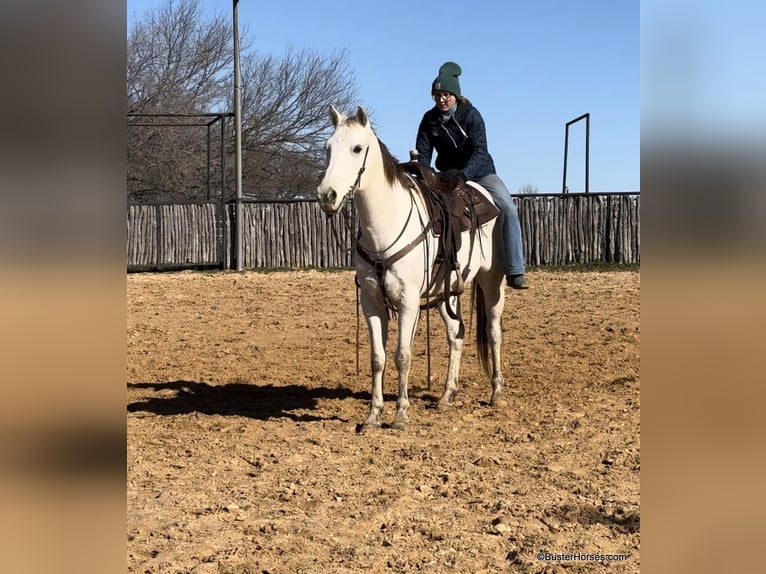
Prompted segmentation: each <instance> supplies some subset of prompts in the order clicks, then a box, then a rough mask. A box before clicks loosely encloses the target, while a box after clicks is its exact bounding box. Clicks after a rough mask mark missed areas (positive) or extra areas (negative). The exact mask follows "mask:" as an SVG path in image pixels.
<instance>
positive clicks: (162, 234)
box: [127, 193, 641, 271]
mask: <svg viewBox="0 0 766 574" xmlns="http://www.w3.org/2000/svg"><path fill="white" fill-rule="evenodd" d="M514 200H515V202H516V205H517V208H518V211H519V218H520V220H521V229H522V236H523V240H524V254H525V259H526V262H527V264H528V265H566V264H571V263H583V264H584V263H595V262H616V263H625V264H627V263H639V262H640V257H641V234H640V207H641V206H640V200H641V198H640V195H639V194H637V193H631V194H627V193H604V194H601V193H599V194H594V193H590V194H566V195H560V194H552V195H520V196H514ZM224 210H225V216H224ZM353 226H354V224H353V221H349V222H347V221H345V220H344V218H343V216H342V214H338V215H335V216H333V217H330V218H328V217H327V216H326V215H325V214H324V213H322V212H321V211H320V209H319V207H318V206H317V204H316V202H314V201H292V202H275V203H263V202H246V203H243V217H242V253H243V258H242V268H243V269H270V268H312V267H313V268H329V267H350V266H351V265H352V253H351V249H350V247H351V244H352V231H351V230H352V229H353ZM127 227H128V245H127V258H128V270H129V271H139V270H146V269H179V268H184V267H219V268H224V269H231V268H234V267H235V265H234V263H235V261H234V253H233V248H234V206H233V205H231V204H229V205H226V206H223V205H222V204H221V203H220V202H203V203H186V204H169V205H129V206H128V219H127Z"/></svg>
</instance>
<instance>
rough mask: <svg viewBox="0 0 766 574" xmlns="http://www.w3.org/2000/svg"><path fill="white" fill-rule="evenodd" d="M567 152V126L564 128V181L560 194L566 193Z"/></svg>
mask: <svg viewBox="0 0 766 574" xmlns="http://www.w3.org/2000/svg"><path fill="white" fill-rule="evenodd" d="M568 150H569V124H566V125H565V126H564V181H563V182H562V183H561V193H566V192H567V151H568Z"/></svg>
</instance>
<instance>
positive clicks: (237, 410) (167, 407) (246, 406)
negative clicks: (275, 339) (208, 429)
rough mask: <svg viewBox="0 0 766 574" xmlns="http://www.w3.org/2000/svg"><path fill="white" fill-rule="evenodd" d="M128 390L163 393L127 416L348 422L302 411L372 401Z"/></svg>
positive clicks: (190, 386) (301, 391) (179, 386)
mask: <svg viewBox="0 0 766 574" xmlns="http://www.w3.org/2000/svg"><path fill="white" fill-rule="evenodd" d="M128 389H151V390H153V391H154V392H156V393H161V392H162V394H161V395H160V396H156V397H149V398H146V399H144V400H141V401H136V402H132V403H129V404H128V412H142V411H143V412H150V413H154V414H157V415H165V416H172V415H181V414H191V413H201V414H206V415H222V416H241V417H247V418H253V419H258V420H269V419H283V418H286V419H291V420H293V421H296V422H299V421H302V422H306V421H327V420H337V421H341V422H348V421H346V420H345V419H343V418H340V417H338V416H334V415H332V416H317V415H313V414H307V413H305V412H300V411H306V410H310V411H314V410H316V409H317V406H318V402H319V400H321V399H330V400H332V399H335V400H343V399H348V398H353V399H360V400H363V401H369V398H370V395H369V393H367V392H360V391H356V392H355V391H351V390H350V389H346V388H342V387H337V388H334V389H332V388H324V387H313V388H312V387H306V386H304V385H285V386H274V385H257V384H253V383H228V384H225V385H208V384H207V383H202V382H197V381H168V382H153V383H147V382H141V383H128ZM163 391H165V392H163ZM167 391H172V393H168V392H167ZM386 400H392V398H391V397H390V396H389V397H386Z"/></svg>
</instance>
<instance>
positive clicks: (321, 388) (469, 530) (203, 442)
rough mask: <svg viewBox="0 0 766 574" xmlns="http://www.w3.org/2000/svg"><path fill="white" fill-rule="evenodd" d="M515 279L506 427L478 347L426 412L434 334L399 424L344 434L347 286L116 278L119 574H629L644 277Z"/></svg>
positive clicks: (350, 396) (352, 415)
mask: <svg viewBox="0 0 766 574" xmlns="http://www.w3.org/2000/svg"><path fill="white" fill-rule="evenodd" d="M528 277H529V281H530V284H531V289H529V290H528V291H510V290H508V292H507V295H508V297H507V303H506V311H505V315H504V318H503V330H504V336H505V347H504V353H503V356H504V372H505V377H506V390H507V395H506V398H507V402H508V405H507V407H506V408H502V409H492V408H491V407H489V406H488V403H487V401H488V399H489V397H490V384H489V381H488V379H487V378H486V377H485V376H484V375H483V373H482V372H481V370H480V366H479V362H478V358H477V356H476V352H475V345H474V343H473V331H470V332H469V333H468V335H467V337H466V346H465V352H464V356H463V363H462V370H461V387H460V389H459V392H458V396H457V400H456V403H455V406H454V408H452V409H451V410H449V411H447V412H441V411H437V410H436V409H435V408H433V407H434V404H435V401H436V399H437V398H438V396H439V394H440V392H441V389H442V386H443V376H444V375H445V373H446V342H445V337H444V333H443V328H442V324H441V322H440V321H439V319H438V315H437V314H436V313H433V314H432V315H431V334H432V336H431V346H432V353H431V357H432V358H431V363H432V366H431V369H432V374H433V379H434V380H433V382H432V384H431V388H430V389H429V388H428V381H427V380H426V373H427V370H426V367H427V360H426V359H427V357H426V337H425V316H423V317H421V321H420V328H419V334H418V336H417V339H416V342H415V359H414V362H413V368H412V376H411V379H410V400H411V402H412V406H411V408H410V418H411V421H412V424H411V425H410V427H409V428H408V429H407V430H405V431H396V430H393V429H391V428H385V427H384V428H383V429H380V430H377V431H372V432H367V433H364V434H358V433H357V432H356V426H357V424H358V423H361V422H362V421H363V420H364V418H365V417H366V415H367V411H368V401H369V393H370V382H369V365H368V360H369V351H368V347H367V334H366V327H365V326H364V322H363V320H362V328H361V335H360V345H361V347H360V373H359V374H358V375H357V372H356V329H357V323H356V310H355V309H356V303H355V291H354V280H353V273H352V272H351V271H342V272H318V271H295V272H274V273H254V272H246V273H235V272H226V273H222V272H217V273H203V272H182V273H167V274H155V273H150V274H132V275H128V278H127V285H128V287H127V299H128V317H127V382H128V384H127V428H128V437H127V438H128V460H127V463H128V474H127V509H128V513H127V518H128V520H127V540H128V542H127V567H128V568H127V570H128V572H135V573H194V574H203V573H225V574H246V573H247V574H250V573H258V574H263V573H270V574H276V573H298V572H306V573H309V572H310V573H327V572H333V573H351V572H372V573H376V572H395V573H404V572H434V573H466V572H470V573H489V572H512V573H513V572H518V573H553V572H567V573H585V572H588V573H590V572H620V573H623V572H639V570H640V559H639V558H640V481H639V477H640V465H641V463H640V430H639V428H640V427H639V421H640V386H639V368H640V363H639V345H640V326H639V315H640V313H639V304H640V297H639V295H640V274H639V272H638V271H635V270H625V271H587V272H578V271H540V270H533V271H530V272H529V273H528ZM391 341H395V339H392V340H391ZM389 347H390V348H389V368H388V370H387V372H386V378H385V385H384V391H385V399H386V406H385V409H384V413H383V419H384V421H387V422H390V421H391V419H392V418H393V414H394V410H395V406H394V401H395V398H396V397H395V392H396V380H395V367H394V365H393V360H392V356H393V349H392V348H391V343H389ZM541 553H542V554H541ZM546 553H547V554H546ZM556 555H558V556H556ZM562 555H563V556H562ZM589 555H596V556H589ZM598 555H602V556H598ZM607 555H612V556H607ZM614 557H616V558H617V559H616V560H609V558H614ZM594 558H595V559H594Z"/></svg>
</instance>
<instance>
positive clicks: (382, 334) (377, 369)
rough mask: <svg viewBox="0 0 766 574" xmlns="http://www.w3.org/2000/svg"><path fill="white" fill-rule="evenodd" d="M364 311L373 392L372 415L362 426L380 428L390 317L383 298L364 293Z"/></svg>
mask: <svg viewBox="0 0 766 574" xmlns="http://www.w3.org/2000/svg"><path fill="white" fill-rule="evenodd" d="M361 301H362V310H363V311H364V316H365V318H366V319H367V330H368V333H369V337H370V370H371V371H372V392H371V396H370V414H369V415H367V419H366V420H365V421H364V423H363V424H362V429H365V428H380V413H381V411H382V410H383V375H384V373H385V369H386V341H387V339H388V315H387V312H386V307H385V305H384V303H383V298H382V297H381V296H380V295H379V294H378V293H375V294H374V295H371V294H368V293H365V292H364V291H362V297H361Z"/></svg>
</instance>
